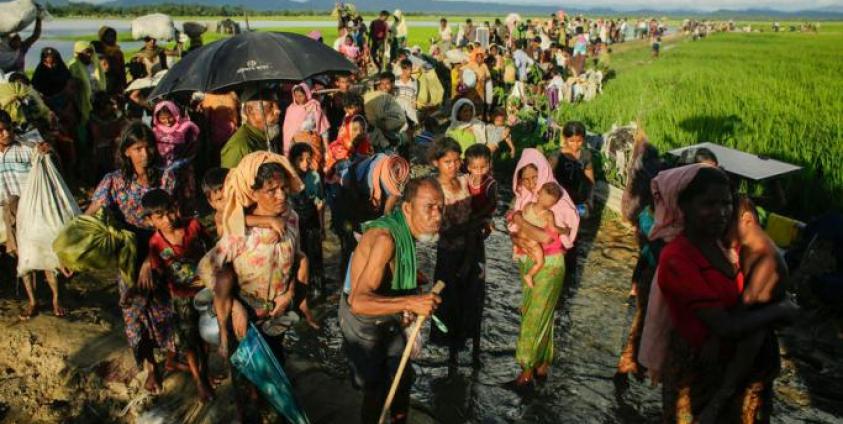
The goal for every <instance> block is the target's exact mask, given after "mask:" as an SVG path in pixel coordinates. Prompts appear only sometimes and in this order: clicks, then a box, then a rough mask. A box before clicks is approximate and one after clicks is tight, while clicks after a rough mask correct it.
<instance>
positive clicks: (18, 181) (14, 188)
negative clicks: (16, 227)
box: [0, 141, 35, 205]
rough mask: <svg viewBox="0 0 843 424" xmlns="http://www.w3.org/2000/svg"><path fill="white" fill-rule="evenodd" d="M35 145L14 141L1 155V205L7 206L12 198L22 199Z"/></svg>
mask: <svg viewBox="0 0 843 424" xmlns="http://www.w3.org/2000/svg"><path fill="white" fill-rule="evenodd" d="M34 153H35V144H34V143H29V142H21V141H14V142H12V144H11V145H10V146H9V147H7V148H6V151H5V152H2V153H0V205H6V203H7V202H8V200H9V197H11V196H18V197H20V195H21V193H22V192H23V189H24V188H25V187H26V180H27V177H29V170H30V169H31V168H32V156H33V154H34Z"/></svg>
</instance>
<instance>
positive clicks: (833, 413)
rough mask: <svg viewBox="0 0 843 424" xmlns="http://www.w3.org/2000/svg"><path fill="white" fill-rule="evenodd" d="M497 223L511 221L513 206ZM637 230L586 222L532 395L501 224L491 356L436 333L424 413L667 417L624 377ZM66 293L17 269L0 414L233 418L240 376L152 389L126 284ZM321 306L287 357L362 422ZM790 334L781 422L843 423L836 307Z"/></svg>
mask: <svg viewBox="0 0 843 424" xmlns="http://www.w3.org/2000/svg"><path fill="white" fill-rule="evenodd" d="M500 209H501V211H503V210H504V209H505V205H503V204H502V205H501V208H500ZM495 224H496V227H497V228H500V229H503V228H505V226H504V224H503V218H502V216H499V217H497V218H496V223H495ZM633 243H634V239H633V236H632V233H631V231H630V230H629V229H628V228H627V227H625V226H624V225H622V224H621V223H620V222H619V221H618V220H617V219H616V218H615V217H613V216H612V215H611V214H610V213H605V214H603V216H602V217H599V218H598V217H595V218H592V219H591V220H590V221H589V222H587V223H586V224H585V225H584V227H583V229H582V232H581V234H580V256H579V267H578V275H577V278H575V280H574V282H573V283H570V284H568V285H567V286H566V288H565V290H564V293H563V296H562V298H561V300H560V304H559V306H558V308H557V311H558V313H557V316H556V321H555V328H554V331H555V335H556V336H555V346H556V359H555V361H554V364H553V368H552V369H551V374H550V377H549V378H548V380H547V382H546V383H544V384H543V385H541V386H538V387H537V388H536V389H535V390H533V391H532V392H529V393H526V394H518V393H515V392H514V391H512V390H510V389H509V388H508V387H507V386H506V383H507V382H509V381H511V380H512V379H513V378H514V377H515V376H516V375H517V373H518V367H517V365H516V364H515V359H514V357H515V341H516V338H517V336H518V325H519V314H518V310H517V308H518V305H519V302H520V296H521V294H520V286H519V284H520V283H519V282H518V274H517V271H516V268H515V266H514V264H513V263H512V260H511V254H510V252H511V251H510V243H509V239H508V237H507V235H506V234H505V233H504V232H501V231H498V232H495V233H493V234H492V236H490V238H489V239H488V241H487V246H486V251H487V256H488V261H487V268H486V273H487V284H488V298H487V304H486V309H485V311H486V312H485V315H484V325H483V339H482V350H483V354H482V361H483V363H484V367H483V368H482V369H480V370H477V371H475V370H472V369H471V367H470V359H469V355H467V354H465V355H463V357H462V358H461V366H460V368H459V370H458V372H457V373H456V374H452V375H450V376H449V375H448V367H447V365H446V359H447V352H446V351H445V350H444V349H440V348H437V347H434V346H430V345H427V346H426V347H425V350H424V352H423V355H422V357H421V358H420V359H419V360H418V361H416V363H415V364H414V367H415V371H416V375H417V379H416V383H415V385H414V387H413V393H412V399H413V406H414V411H413V413H412V420H411V422H415V423H429V422H441V423H465V422H476V423H503V422H513V423H514V422H523V423H566V422H583V423H645V422H657V421H658V418H659V413H660V402H661V395H660V392H659V389H658V388H653V387H650V386H649V384H647V383H643V382H637V381H634V380H633V381H632V382H631V384H630V387H629V389H628V390H627V391H626V392H625V393H621V392H619V391H618V390H616V387H615V385H614V383H613V379H612V376H613V374H614V372H615V366H616V364H617V358H618V354H619V353H620V350H621V347H622V345H623V342H624V340H625V338H626V332H627V328H628V324H629V321H630V320H631V317H632V308H631V306H630V305H631V302H630V300H629V299H628V292H629V279H630V276H631V272H632V267H633V265H634V261H635V252H634V248H633ZM325 249H326V256H327V258H329V260H328V264H329V266H328V269H327V270H326V272H327V275H329V276H331V275H337V269H336V255H337V253H338V249H337V244H336V242H335V239H333V238H331V239H329V240H328V242H326V245H325ZM420 255H421V268H422V271H423V272H425V273H427V274H428V275H432V272H433V262H434V260H435V257H434V255H435V254H434V252H433V250H432V249H429V248H421V249H420ZM6 266H8V265H6ZM6 266H4V269H9V268H6ZM104 281H107V280H104ZM333 287H334V288H335V287H336V285H334V286H333ZM39 297H40V299H42V303H43V302H44V300H45V299H47V298H48V290H47V289H46V287H44V285H43V284H40V285H39ZM64 297H65V299H66V301H65V304H66V306H67V308H68V310H69V316H68V317H67V318H65V319H59V318H56V317H53V316H52V315H51V314H50V313H49V312H46V311H45V312H44V313H42V314H41V315H39V316H37V317H35V318H34V319H32V320H30V321H28V322H20V321H19V320H18V318H17V314H18V312H19V310H20V308H21V307H22V306H23V299H24V296H23V293H22V291H21V292H17V293H16V291H15V285H14V282H13V280H11V279H10V278H9V276H8V275H3V280H2V284H0V422H10V423H30V422H49V423H52V422H74V423H104V422H125V423H133V422H141V423H165V422H166V423H169V422H206V423H218V422H231V418H232V413H233V409H232V407H231V400H232V398H231V391H230V386H229V385H227V384H224V385H223V386H220V387H219V388H218V389H217V395H218V396H217V400H216V401H214V402H213V403H212V404H211V405H208V406H202V405H199V404H198V403H196V402H195V400H194V399H195V398H194V395H193V387H192V383H191V382H190V380H189V379H188V378H187V377H186V376H185V375H184V374H174V375H169V376H168V377H167V379H166V380H165V393H164V394H163V395H161V396H159V397H157V398H154V397H150V396H147V395H145V394H144V392H143V391H142V390H141V388H140V387H141V385H142V382H143V378H145V374H144V373H143V372H138V370H137V369H136V368H135V366H134V364H133V362H132V359H131V355H130V354H129V352H128V349H127V348H126V344H125V339H124V338H123V337H124V336H123V333H122V322H121V319H120V315H119V310H118V309H117V306H116V299H117V297H116V293H115V290H114V287H113V284H112V283H104V282H101V281H97V280H95V279H91V278H87V279H86V278H77V279H75V280H73V281H72V282H71V283H69V284H66V285H65V289H64ZM316 310H317V316H318V318H319V319H320V320H321V322H322V328H321V329H320V330H318V331H315V330H311V329H309V328H304V327H302V326H300V327H298V328H296V330H295V331H294V332H292V333H291V334H290V335H289V337H288V338H287V340H286V345H287V349H288V351H289V352H290V356H289V358H288V361H287V364H286V368H287V370H288V373H289V374H290V375H291V376H292V378H293V380H294V384H295V386H296V391H297V394H298V396H299V398H300V400H301V403H302V405H303V407H304V409H305V410H306V411H307V412H308V414H309V415H310V417H311V419H312V421H313V422H317V423H334V422H343V423H348V422H351V423H353V422H356V414H357V412H356V411H357V405H359V401H360V395H359V393H358V392H355V391H354V390H353V389H352V388H351V385H350V381H349V379H348V373H347V367H346V362H345V356H344V354H343V351H342V337H341V335H340V332H339V328H338V325H337V315H336V303H335V301H334V302H330V301H327V302H323V303H322V304H320V305H319V306H318V307H317V308H316ZM425 334H426V332H425ZM781 339H782V353H783V365H784V370H783V372H782V376H781V377H780V378H779V379H778V380H777V383H776V387H775V389H776V403H775V415H774V422H781V423H797V422H798V423H802V422H813V423H832V422H840V417H841V416H843V406H841V405H843V364H841V361H840V360H839V358H840V357H841V356H843V341H841V340H840V339H839V338H838V337H837V334H836V330H835V329H834V327H833V326H832V325H831V324H830V320H829V319H828V317H827V316H825V315H822V314H819V313H816V312H808V313H806V316H805V318H804V319H803V320H802V321H800V322H799V323H798V324H797V325H796V326H794V327H791V328H788V329H785V330H784V331H782V332H781ZM212 368H215V369H220V368H221V364H220V362H219V361H218V360H217V361H215V362H213V363H212Z"/></svg>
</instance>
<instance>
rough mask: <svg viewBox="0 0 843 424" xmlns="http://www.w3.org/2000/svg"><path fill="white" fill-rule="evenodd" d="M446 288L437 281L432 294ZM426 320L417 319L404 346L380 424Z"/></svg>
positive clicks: (420, 316) (425, 317)
mask: <svg viewBox="0 0 843 424" xmlns="http://www.w3.org/2000/svg"><path fill="white" fill-rule="evenodd" d="M444 288H445V283H443V282H442V281H437V282H436V284H435V285H434V286H433V289H431V290H430V292H431V293H433V294H437V295H438V294H439V293H441V292H442V290H443V289H444ZM426 319H427V316H426V315H419V316H418V317H417V318H416V322H415V323H414V324H413V330H412V331H411V332H410V338H409V339H407V345H406V346H404V353H403V354H402V355H401V362H400V363H399V364H398V371H397V372H396V373H395V378H394V379H393V380H392V387H390V388H389V394H388V395H387V396H386V402H384V404H383V409H382V410H381V416H380V419H378V424H384V423H385V422H386V415H387V414H388V412H389V408H390V407H391V406H392V401H393V400H395V392H397V391H398V383H400V382H401V376H402V375H404V368H406V367H407V362H409V360H410V353H411V352H412V351H413V345H414V344H415V343H416V338H417V337H418V336H419V332H420V331H421V328H422V325H423V324H424V321H425V320H426Z"/></svg>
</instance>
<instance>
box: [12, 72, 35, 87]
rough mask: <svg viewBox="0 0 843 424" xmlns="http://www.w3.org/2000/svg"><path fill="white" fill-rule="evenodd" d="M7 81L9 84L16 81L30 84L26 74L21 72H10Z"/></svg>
mask: <svg viewBox="0 0 843 424" xmlns="http://www.w3.org/2000/svg"><path fill="white" fill-rule="evenodd" d="M8 81H9V84H14V83H18V84H23V85H31V82H30V81H29V77H28V76H26V74H24V73H23V72H12V74H11V75H9V78H8Z"/></svg>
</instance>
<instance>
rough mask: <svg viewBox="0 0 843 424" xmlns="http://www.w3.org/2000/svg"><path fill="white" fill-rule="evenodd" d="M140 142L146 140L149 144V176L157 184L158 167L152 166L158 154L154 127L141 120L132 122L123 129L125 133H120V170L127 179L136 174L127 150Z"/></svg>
mask: <svg viewBox="0 0 843 424" xmlns="http://www.w3.org/2000/svg"><path fill="white" fill-rule="evenodd" d="M140 142H145V143H146V144H147V145H148V146H149V150H150V157H149V162H148V164H149V165H148V168H147V173H148V174H147V176H148V177H149V181H150V182H152V183H153V184H157V183H158V180H159V177H160V175H159V173H158V172H157V168H156V167H154V166H152V164H154V163H155V159H156V158H157V154H158V150H157V149H156V148H155V133H154V132H152V128H149V127H148V126H147V125H146V124H144V123H143V122H141V121H132V122H130V123H129V125H127V126H126V128H125V129H123V133H122V134H120V149H119V150H120V160H119V162H120V171H121V173H122V174H123V177H124V178H125V179H126V180H127V181H130V180H131V179H132V178H133V177H134V176H135V167H134V165H132V161H131V160H130V159H129V158H128V157H126V150H129V147H132V146H134V145H135V144H137V143H140Z"/></svg>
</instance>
